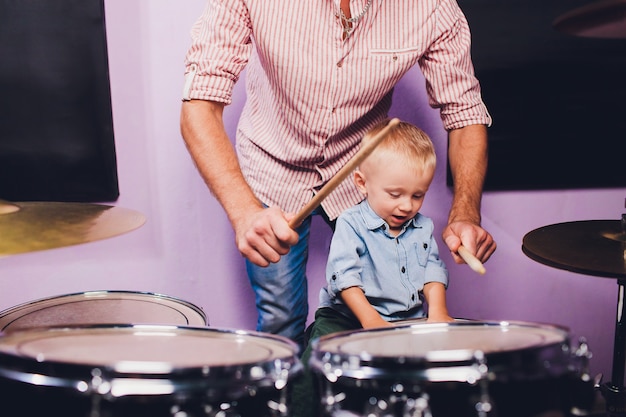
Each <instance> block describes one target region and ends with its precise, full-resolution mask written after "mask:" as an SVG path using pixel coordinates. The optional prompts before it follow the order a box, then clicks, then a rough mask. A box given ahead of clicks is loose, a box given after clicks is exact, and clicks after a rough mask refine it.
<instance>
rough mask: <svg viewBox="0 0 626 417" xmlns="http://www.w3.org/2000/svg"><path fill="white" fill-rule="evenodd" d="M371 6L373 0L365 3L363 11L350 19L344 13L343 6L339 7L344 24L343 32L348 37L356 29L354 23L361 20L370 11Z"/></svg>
mask: <svg viewBox="0 0 626 417" xmlns="http://www.w3.org/2000/svg"><path fill="white" fill-rule="evenodd" d="M371 6H372V0H368V1H367V4H366V5H365V7H364V8H363V10H362V11H361V13H359V14H358V16H356V17H351V18H349V19H348V18H347V17H346V15H345V14H344V12H343V10H342V9H341V7H340V8H339V16H340V17H341V23H342V26H343V33H344V36H345V37H346V38H348V37H349V36H350V35H352V32H353V31H354V25H355V24H356V23H357V22H358V21H359V20H361V19H362V18H363V16H365V14H366V13H367V12H368V11H369V9H370V7H371Z"/></svg>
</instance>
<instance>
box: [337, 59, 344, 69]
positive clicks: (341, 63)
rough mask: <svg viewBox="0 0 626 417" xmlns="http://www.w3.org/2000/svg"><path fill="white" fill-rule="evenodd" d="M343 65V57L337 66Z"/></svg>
mask: <svg viewBox="0 0 626 417" xmlns="http://www.w3.org/2000/svg"><path fill="white" fill-rule="evenodd" d="M342 66H343V59H342V60H341V61H339V62H337V68H341V67H342Z"/></svg>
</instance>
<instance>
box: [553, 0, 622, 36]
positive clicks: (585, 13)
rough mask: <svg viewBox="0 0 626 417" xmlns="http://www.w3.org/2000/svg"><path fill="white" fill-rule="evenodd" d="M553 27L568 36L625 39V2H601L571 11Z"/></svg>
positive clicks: (614, 0) (611, 0) (610, 0)
mask: <svg viewBox="0 0 626 417" xmlns="http://www.w3.org/2000/svg"><path fill="white" fill-rule="evenodd" d="M553 26H554V27H555V28H556V29H557V30H558V31H560V32H563V33H567V34H569V35H575V36H582V37H589V38H612V39H619V38H626V0H601V1H596V2H594V3H590V4H587V5H585V6H582V7H579V8H576V9H574V10H571V11H569V12H567V13H565V14H563V15H561V16H559V17H558V18H557V19H556V20H555V21H554V24H553Z"/></svg>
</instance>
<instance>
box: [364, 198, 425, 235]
mask: <svg viewBox="0 0 626 417" xmlns="http://www.w3.org/2000/svg"><path fill="white" fill-rule="evenodd" d="M359 207H360V212H361V215H362V216H363V221H364V223H365V226H366V227H367V228H368V229H369V230H376V229H380V228H382V229H383V230H384V231H385V232H386V233H388V231H389V226H388V225H387V222H386V221H384V220H383V219H382V218H381V217H380V216H379V215H378V214H376V212H375V211H374V210H373V209H372V207H371V206H370V203H369V201H367V199H365V200H363V201H362V202H361V204H359ZM420 217H421V215H420V214H419V213H418V214H416V215H415V217H413V218H412V219H411V220H409V221H408V222H406V223H405V224H404V225H403V226H402V230H401V231H400V234H402V233H404V231H405V230H406V229H407V228H409V227H413V228H418V227H421V225H420V224H419V219H420Z"/></svg>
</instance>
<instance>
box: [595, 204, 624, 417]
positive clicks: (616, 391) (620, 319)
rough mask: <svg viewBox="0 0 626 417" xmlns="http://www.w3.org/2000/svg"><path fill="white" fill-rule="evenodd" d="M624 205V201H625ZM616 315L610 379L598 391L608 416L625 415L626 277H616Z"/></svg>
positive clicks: (622, 223) (622, 416)
mask: <svg viewBox="0 0 626 417" xmlns="http://www.w3.org/2000/svg"><path fill="white" fill-rule="evenodd" d="M625 206H626V202H625ZM621 226H622V233H626V213H625V214H622V220H621ZM622 245H623V246H624V262H626V242H623V243H622ZM617 285H618V293H617V317H616V320H615V337H614V342H613V366H612V369H611V381H610V382H608V383H606V384H604V385H601V387H600V391H601V392H602V395H603V396H604V399H605V401H606V411H607V416H609V417H624V416H626V388H625V387H624V369H625V368H626V357H625V356H624V354H625V351H626V317H625V316H624V314H625V313H626V306H625V305H624V291H625V289H626V279H618V280H617Z"/></svg>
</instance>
